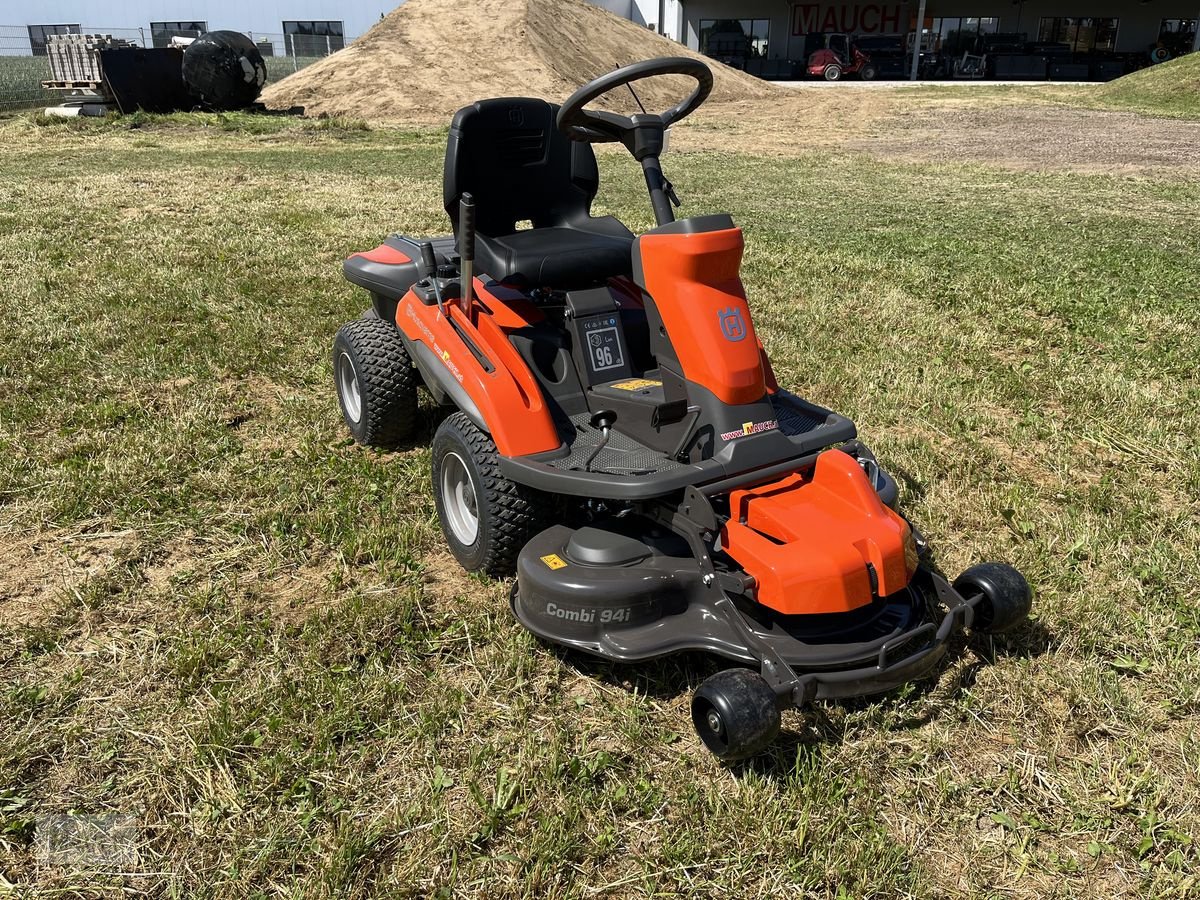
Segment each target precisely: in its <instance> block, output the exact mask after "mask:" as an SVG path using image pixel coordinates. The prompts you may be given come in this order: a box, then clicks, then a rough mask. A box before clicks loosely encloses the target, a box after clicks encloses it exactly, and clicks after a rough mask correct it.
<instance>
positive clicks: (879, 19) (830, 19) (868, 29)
mask: <svg viewBox="0 0 1200 900" xmlns="http://www.w3.org/2000/svg"><path fill="white" fill-rule="evenodd" d="M903 9H904V7H903V6H902V5H901V4H899V3H894V4H893V3H865V4H862V5H861V6H860V5H857V4H852V3H843V4H841V5H837V6H824V5H822V4H820V3H798V4H796V5H795V6H793V7H792V34H808V33H809V32H810V31H827V32H832V31H843V32H845V33H846V34H898V33H899V32H900V22H901V15H902V12H903Z"/></svg>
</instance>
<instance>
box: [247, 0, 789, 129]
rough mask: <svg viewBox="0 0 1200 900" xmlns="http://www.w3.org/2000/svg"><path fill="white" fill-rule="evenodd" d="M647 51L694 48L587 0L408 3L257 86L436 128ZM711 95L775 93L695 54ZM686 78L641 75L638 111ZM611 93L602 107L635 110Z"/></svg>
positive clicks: (285, 98)
mask: <svg viewBox="0 0 1200 900" xmlns="http://www.w3.org/2000/svg"><path fill="white" fill-rule="evenodd" d="M656 56H693V57H698V58H703V57H700V56H699V54H697V53H694V52H693V51H691V50H688V49H687V48H685V47H682V46H680V45H679V44H677V43H675V42H674V41H670V40H667V39H666V38H663V37H659V36H658V35H656V34H654V33H653V32H651V31H649V30H647V29H645V28H642V27H641V26H638V25H635V24H633V23H632V22H630V21H628V20H626V19H622V18H621V17H620V16H617V15H614V14H613V13H610V12H608V11H607V10H604V9H601V8H600V7H597V6H593V5H592V4H590V3H587V2H585V0H471V2H469V3H463V2H462V0H408V2H407V3H405V4H404V5H403V6H401V7H400V8H399V9H396V10H395V11H393V12H392V13H391V14H390V15H388V16H387V17H386V18H385V19H383V20H382V21H380V22H379V24H378V25H376V26H375V27H374V28H372V29H371V30H370V31H368V32H367V33H366V34H364V35H363V36H362V37H360V38H359V39H358V40H356V41H354V43H352V44H351V45H350V46H349V47H347V48H346V49H345V50H342V51H340V52H339V53H335V54H333V55H332V56H329V57H326V58H325V59H323V60H321V61H319V62H316V63H314V64H312V65H311V66H308V67H307V68H304V69H301V70H300V71H299V72H297V73H295V74H294V75H290V76H288V77H287V78H285V79H284V80H283V81H281V82H279V83H278V84H276V85H272V86H270V87H268V88H267V90H266V91H265V92H264V93H263V96H262V100H263V102H264V103H266V104H267V105H268V106H270V107H274V108H286V107H291V106H302V107H304V110H305V114H306V115H310V116H316V115H322V114H327V115H331V116H333V115H340V116H353V117H355V118H362V119H380V120H394V121H409V122H427V123H439V124H440V123H444V122H446V121H447V119H448V118H449V116H450V115H451V114H453V112H454V111H455V110H456V109H458V108H459V107H461V106H465V105H466V104H468V103H471V102H472V101H474V100H479V99H482V98H485V97H506V96H507V97H512V96H525V97H544V98H546V99H549V100H551V101H558V102H561V101H562V100H563V99H565V98H566V97H567V96H568V95H569V94H570V93H571V92H572V91H574V90H575V89H576V88H577V87H579V86H580V85H582V84H583V83H585V82H587V81H590V80H591V79H593V78H595V77H597V76H598V75H602V74H604V73H605V72H609V71H611V70H612V69H614V68H617V67H618V66H623V65H628V64H629V63H632V62H637V61H639V60H643V59H650V58H652V57H656ZM705 62H707V63H708V64H709V67H710V68H711V69H712V70H713V75H714V78H715V85H714V89H713V96H712V98H711V100H710V102H712V101H737V100H755V99H764V98H768V97H773V96H779V95H780V94H782V93H783V89H781V88H778V87H775V86H774V85H771V84H768V83H766V82H764V81H760V80H759V79H757V78H753V77H751V76H749V75H746V74H745V73H744V72H739V71H737V70H736V69H731V68H729V67H728V66H724V65H721V64H720V63H718V62H715V61H713V60H708V59H705ZM692 83H693V82H692V81H691V79H687V78H679V77H671V78H656V79H651V80H648V81H644V82H642V83H641V84H640V85H638V87H637V91H638V95H639V96H640V98H641V100H642V102H643V103H644V104H645V106H646V109H647V110H649V111H651V112H657V111H660V110H662V109H666V108H667V107H669V106H670V105H672V104H673V103H675V102H677V101H678V100H679V99H680V98H681V97H683V96H684V95H685V93H686V91H688V90H690V87H691V85H692ZM623 93H624V96H620V95H618V94H617V93H616V92H614V93H613V95H612V96H611V98H610V99H609V100H608V101H607V102H606V103H605V105H607V106H608V107H609V108H610V109H617V110H620V111H623V112H635V111H636V106H634V105H633V98H632V97H631V96H629V92H628V91H624V92H623Z"/></svg>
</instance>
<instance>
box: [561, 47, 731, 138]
mask: <svg viewBox="0 0 1200 900" xmlns="http://www.w3.org/2000/svg"><path fill="white" fill-rule="evenodd" d="M655 75H689V76H691V77H692V78H694V79H695V80H696V87H695V89H694V90H693V91H692V93H691V94H690V95H688V96H687V97H685V98H684V99H683V100H681V101H679V102H678V103H676V104H675V105H674V106H672V107H671V108H670V109H668V110H666V111H665V112H662V113H659V114H658V118H659V119H660V120H661V121H662V126H663V127H664V128H667V127H669V126H671V125H672V124H674V123H675V122H678V121H679V120H680V119H682V118H684V117H685V116H689V115H691V114H692V113H693V112H695V111H696V108H697V107H698V106H699V105H700V104H701V103H703V102H704V101H705V100H707V99H708V95H709V94H711V93H712V89H713V76H712V70H711V69H710V68H709V67H708V66H706V65H705V64H704V63H703V62H701V61H700V60H698V59H693V58H691V57H690V56H663V57H659V58H658V59H647V60H643V61H642V62H636V63H633V64H632V65H628V66H622V67H621V68H619V69H616V70H614V71H612V72H609V73H608V74H606V75H601V76H600V77H599V78H595V79H593V80H592V81H589V82H588V83H587V84H585V85H584V86H583V87H581V88H580V89H579V90H577V91H576V92H575V93H573V94H572V95H571V96H570V97H568V98H567V99H566V100H564V101H563V104H562V106H561V107H560V108H559V110H558V116H557V117H556V119H555V124H556V125H557V126H558V129H559V130H560V131H562V132H563V133H564V134H566V136H567V137H569V138H571V139H572V140H575V141H587V142H588V143H593V144H603V143H609V142H613V141H621V140H623V139H624V137H625V135H626V134H627V133H628V132H629V131H630V130H632V129H633V128H635V127H636V125H637V123H636V122H634V120H633V119H632V118H630V117H629V116H622V115H620V114H618V113H611V112H605V111H602V110H591V109H586V108H585V107H586V106H587V105H588V104H589V103H591V102H592V101H593V100H595V99H596V98H597V97H599V96H601V95H602V94H607V93H608V92H609V91H611V90H613V89H614V88H619V87H622V86H623V85H626V84H633V83H634V82H635V81H641V80H643V79H645V78H653V77H654V76H655ZM639 118H640V117H639Z"/></svg>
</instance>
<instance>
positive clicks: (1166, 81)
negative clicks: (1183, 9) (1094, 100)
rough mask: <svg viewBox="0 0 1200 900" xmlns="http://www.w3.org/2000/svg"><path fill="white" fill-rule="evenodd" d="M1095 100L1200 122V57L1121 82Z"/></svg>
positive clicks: (1106, 88) (1100, 92)
mask: <svg viewBox="0 0 1200 900" xmlns="http://www.w3.org/2000/svg"><path fill="white" fill-rule="evenodd" d="M1096 96H1097V97H1098V98H1099V99H1100V100H1101V102H1103V103H1106V104H1109V105H1111V106H1114V107H1117V108H1121V109H1132V110H1135V111H1138V112H1146V111H1150V112H1153V113H1156V114H1160V115H1171V116H1178V117H1180V118H1189V119H1200V53H1190V54H1188V55H1187V56H1183V57H1180V58H1179V59H1173V60H1171V61H1170V62H1165V63H1161V64H1160V65H1157V66H1152V67H1150V68H1148V69H1143V70H1142V71H1140V72H1134V73H1133V74H1132V75H1126V76H1125V77H1124V78H1118V79H1117V80H1116V81H1113V82H1110V83H1109V84H1106V85H1104V86H1103V87H1101V88H1099V89H1098V90H1097V91H1096Z"/></svg>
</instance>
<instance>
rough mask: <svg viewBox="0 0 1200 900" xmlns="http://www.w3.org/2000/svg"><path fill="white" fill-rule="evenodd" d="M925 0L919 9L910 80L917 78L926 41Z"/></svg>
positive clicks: (922, 0)
mask: <svg viewBox="0 0 1200 900" xmlns="http://www.w3.org/2000/svg"><path fill="white" fill-rule="evenodd" d="M924 38H925V0H921V5H920V8H919V9H918V10H917V30H916V34H915V35H914V36H913V52H912V53H913V58H912V69H911V70H910V71H909V73H908V80H909V81H916V80H917V69H918V68H919V66H920V64H921V46H922V45H923V44H924V43H925V40H924Z"/></svg>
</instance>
